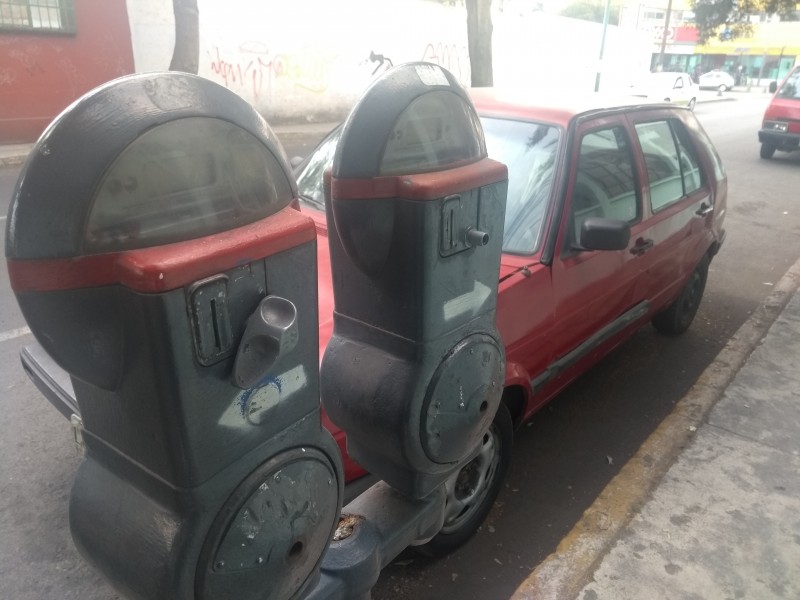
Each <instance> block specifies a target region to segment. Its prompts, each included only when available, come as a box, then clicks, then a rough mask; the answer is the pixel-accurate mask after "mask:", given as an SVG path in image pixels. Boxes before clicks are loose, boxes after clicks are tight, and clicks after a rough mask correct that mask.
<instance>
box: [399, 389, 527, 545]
mask: <svg viewBox="0 0 800 600" xmlns="http://www.w3.org/2000/svg"><path fill="white" fill-rule="evenodd" d="M513 439H514V427H513V424H512V423H511V415H510V413H509V412H508V407H507V406H506V405H505V403H503V402H501V403H500V406H498V408H497V413H496V414H495V416H494V421H493V422H492V425H491V427H490V428H489V431H488V432H487V433H486V434H485V435H484V437H483V444H482V447H481V450H480V452H479V453H478V456H476V457H475V458H473V459H472V460H471V461H470V462H469V463H468V464H466V465H465V466H464V467H462V468H461V469H460V470H459V471H458V473H455V474H453V476H451V477H450V479H448V481H447V482H446V483H445V487H446V489H447V501H446V506H445V518H444V525H442V529H441V530H440V531H439V533H437V534H436V535H435V536H434V537H433V538H432V539H431V540H430V541H428V542H426V543H425V544H422V545H420V546H414V551H415V552H417V553H418V554H421V555H423V556H427V557H429V558H439V557H441V556H444V555H446V554H449V553H450V552H452V551H453V550H455V549H456V548H458V547H459V546H461V545H462V544H464V543H465V542H466V541H467V540H468V539H469V538H471V537H472V536H473V535H474V534H475V532H476V531H478V529H479V528H480V526H481V524H482V523H483V521H484V519H485V518H486V515H488V514H489V511H490V510H491V508H492V505H493V504H494V501H495V499H496V498H497V494H498V493H499V492H500V488H501V487H502V486H503V481H505V478H506V474H507V473H508V468H509V466H510V465H511V445H512V442H513ZM465 500H466V502H465Z"/></svg>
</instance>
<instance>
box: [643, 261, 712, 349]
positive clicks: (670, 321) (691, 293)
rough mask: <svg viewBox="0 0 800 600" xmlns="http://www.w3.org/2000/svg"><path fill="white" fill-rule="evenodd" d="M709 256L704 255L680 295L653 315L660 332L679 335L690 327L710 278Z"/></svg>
mask: <svg viewBox="0 0 800 600" xmlns="http://www.w3.org/2000/svg"><path fill="white" fill-rule="evenodd" d="M708 264H709V260H708V256H704V257H703V259H702V260H701V261H700V263H699V264H698V265H697V267H696V268H695V270H694V271H692V274H691V275H690V276H689V281H687V282H686V285H685V286H683V289H682V290H681V294H680V296H678V299H677V300H675V302H673V303H672V304H670V305H669V306H668V307H667V308H666V309H664V310H663V311H662V312H660V313H658V314H657V315H656V316H655V317H653V320H652V323H653V327H655V328H656V330H657V331H658V332H659V333H664V334H666V335H679V334H681V333H683V332H684V331H686V330H687V329H689V325H691V324H692V321H693V320H694V316H695V315H696V314H697V309H698V308H699V307H700V301H701V300H702V299H703V292H704V291H705V289H706V280H707V279H708Z"/></svg>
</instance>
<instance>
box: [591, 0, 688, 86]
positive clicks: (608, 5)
mask: <svg viewBox="0 0 800 600" xmlns="http://www.w3.org/2000/svg"><path fill="white" fill-rule="evenodd" d="M670 2H672V0H670ZM610 12H611V0H606V9H605V10H604V11H603V37H602V38H600V58H599V59H598V62H597V76H596V77H595V78H594V91H595V92H599V91H600V71H601V70H602V68H603V51H604V50H605V47H606V31H607V30H608V15H609V13H610Z"/></svg>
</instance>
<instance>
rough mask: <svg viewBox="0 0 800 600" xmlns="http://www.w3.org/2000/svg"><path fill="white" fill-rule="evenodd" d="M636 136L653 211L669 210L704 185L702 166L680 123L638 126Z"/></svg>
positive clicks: (639, 124)
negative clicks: (645, 170)
mask: <svg viewBox="0 0 800 600" xmlns="http://www.w3.org/2000/svg"><path fill="white" fill-rule="evenodd" d="M636 135H637V136H638V137H639V143H640V144H641V147H642V152H643V153H644V159H645V164H646V165H647V177H648V181H649V187H650V205H651V207H652V209H653V212H658V211H659V210H662V209H663V208H666V207H667V206H669V205H671V204H673V203H674V202H677V201H678V200H680V199H681V198H684V197H686V196H687V195H689V194H691V193H692V192H694V191H696V190H698V189H699V188H700V187H701V186H702V185H703V180H702V176H703V175H702V171H701V169H700V164H699V162H698V160H697V157H696V155H695V153H694V149H693V148H692V147H691V145H690V144H689V142H688V134H687V132H686V130H685V129H684V128H683V126H682V125H681V123H680V122H678V121H675V120H672V119H671V120H668V121H655V122H652V123H637V124H636Z"/></svg>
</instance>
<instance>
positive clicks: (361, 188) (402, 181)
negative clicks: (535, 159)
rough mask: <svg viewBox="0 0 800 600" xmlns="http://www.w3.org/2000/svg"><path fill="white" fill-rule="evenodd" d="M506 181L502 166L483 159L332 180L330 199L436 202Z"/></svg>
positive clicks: (506, 171)
mask: <svg viewBox="0 0 800 600" xmlns="http://www.w3.org/2000/svg"><path fill="white" fill-rule="evenodd" d="M507 178H508V168H507V167H506V165H504V164H503V163H500V162H497V161H496V160H492V159H491V158H484V159H483V160H480V161H478V162H476V163H472V164H470V165H466V166H463V167H456V168H455V169H448V170H446V171H434V172H432V173H415V174H413V175H389V176H385V177H374V178H372V179H337V178H336V177H332V178H331V192H332V194H331V195H332V197H333V198H334V199H336V200H369V199H382V198H408V199H409V200H437V199H440V198H444V197H445V196H449V195H450V194H458V193H460V192H464V191H466V190H472V189H475V188H479V187H483V186H485V185H490V184H492V183H497V182H498V181H503V180H504V179H507Z"/></svg>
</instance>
